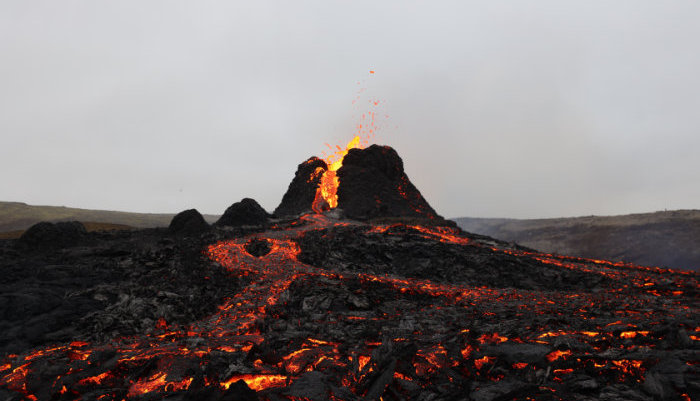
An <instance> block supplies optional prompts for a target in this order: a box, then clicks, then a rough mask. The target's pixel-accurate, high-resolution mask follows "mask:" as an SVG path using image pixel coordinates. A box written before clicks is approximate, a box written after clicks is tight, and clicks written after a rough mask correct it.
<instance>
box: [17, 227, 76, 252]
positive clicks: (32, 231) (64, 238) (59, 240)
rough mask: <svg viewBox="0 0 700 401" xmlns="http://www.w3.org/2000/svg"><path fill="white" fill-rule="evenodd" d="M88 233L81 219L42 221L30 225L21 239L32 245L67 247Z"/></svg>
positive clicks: (22, 241)
mask: <svg viewBox="0 0 700 401" xmlns="http://www.w3.org/2000/svg"><path fill="white" fill-rule="evenodd" d="M86 233H87V231H86V230H85V226H84V225H83V224H82V223H81V222H79V221H65V222H59V223H49V222H41V223H37V224H34V225H33V226H31V227H29V229H27V231H25V232H24V234H22V236H21V237H20V239H19V242H20V243H21V244H24V245H27V246H30V247H45V248H53V247H59V248H60V247H66V246H72V245H76V244H77V243H78V242H80V240H81V239H82V238H83V237H84V235H85V234H86Z"/></svg>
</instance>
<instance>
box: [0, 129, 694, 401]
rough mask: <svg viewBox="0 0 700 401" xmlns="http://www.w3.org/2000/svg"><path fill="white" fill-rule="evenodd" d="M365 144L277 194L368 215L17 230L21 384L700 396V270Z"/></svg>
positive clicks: (434, 396)
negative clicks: (511, 208)
mask: <svg viewBox="0 0 700 401" xmlns="http://www.w3.org/2000/svg"><path fill="white" fill-rule="evenodd" d="M360 145H361V144H360V143H359V140H353V141H352V142H351V143H350V144H349V145H348V146H347V147H346V148H345V149H340V148H339V149H338V152H336V154H335V155H333V156H332V157H329V158H326V159H325V160H321V159H318V158H311V159H309V160H308V161H306V162H304V163H302V164H301V165H300V166H299V169H298V171H297V174H296V176H295V178H294V181H293V182H292V184H291V185H290V188H289V190H288V191H287V194H285V198H284V200H283V202H282V204H281V205H280V207H279V208H278V210H277V211H276V212H277V214H278V216H284V215H290V214H292V215H293V214H295V213H297V214H298V213H302V212H304V211H305V210H309V211H310V210H314V211H316V212H323V211H326V210H331V209H334V208H337V209H340V208H343V209H344V210H345V215H346V216H350V217H352V218H353V220H342V219H339V218H335V217H338V216H337V215H341V214H340V213H337V215H336V216H330V214H331V213H308V214H303V215H301V216H300V217H298V218H292V219H277V220H276V221H268V216H267V213H266V212H265V211H264V210H262V208H260V207H259V206H258V205H257V203H255V202H254V201H253V200H252V199H244V200H243V201H241V202H239V203H237V204H234V205H232V207H231V208H229V212H228V213H226V214H225V216H224V217H222V220H223V221H220V224H215V225H213V226H211V227H210V226H208V225H206V223H205V222H203V221H202V219H201V216H199V214H198V213H197V212H195V211H189V212H186V213H185V214H184V217H183V215H180V218H178V219H177V220H176V221H174V222H173V224H172V225H171V232H170V234H168V233H167V232H165V231H164V230H162V231H158V230H151V231H145V230H144V231H128V232H122V233H111V234H110V233H101V234H95V233H82V234H81V235H80V236H79V237H78V238H77V239H76V240H75V242H70V243H65V244H57V245H56V246H55V247H50V248H47V247H41V246H34V244H33V243H32V244H27V243H23V242H21V241H20V242H19V243H12V242H2V241H0V272H1V273H2V274H0V400H2V401H5V400H10V401H19V400H76V399H82V400H120V401H121V400H129V401H132V400H133V401H151V400H161V399H167V400H170V401H190V400H209V401H224V400H226V401H231V400H239V401H256V400H257V401H282V400H291V401H309V400H311V401H326V400H332V401H338V400H347V401H366V400H384V401H402V400H423V401H428V400H465V401H468V400H474V401H504V400H522V401H525V400H538V401H539V400H545V401H561V400H580V401H592V400H607V401H627V400H639V401H656V400H664V401H665V400H686V401H689V400H691V399H699V398H698V394H700V381H699V380H698V377H700V363H699V362H698V349H700V348H699V344H700V322H699V321H698V316H700V297H698V289H699V288H700V285H699V284H698V274H697V273H693V272H680V271H674V270H668V269H660V268H651V267H642V266H635V265H631V264H625V263H613V262H608V261H604V260H591V259H583V258H572V257H566V256H560V255H549V254H542V253H538V252H534V251H531V250H527V249H524V248H520V247H518V246H514V245H512V244H508V243H504V242H501V241H498V240H495V239H493V238H488V237H483V236H479V235H474V234H469V233H465V232H462V231H460V230H459V229H457V228H455V227H446V226H444V224H442V223H444V221H442V220H440V219H439V216H437V215H436V214H435V212H434V211H433V209H432V208H431V207H430V206H429V205H428V204H427V202H426V201H425V200H424V199H423V197H422V196H421V195H420V193H419V192H418V190H416V189H415V187H413V185H412V184H411V183H410V181H409V180H408V177H406V174H405V173H404V171H403V165H402V162H401V159H400V158H399V157H398V155H397V154H396V152H395V151H394V150H393V149H391V148H389V147H383V146H376V145H375V146H370V147H368V148H367V149H358V148H360V147H361V146H360ZM251 215H252V216H253V217H254V216H257V218H255V219H252V220H249V218H250V217H251ZM386 216H409V217H411V218H410V219H403V218H402V219H395V220H397V221H401V223H396V224H379V222H378V221H377V220H378V219H376V217H386ZM183 218H184V220H185V221H184V223H183V222H182V220H183ZM389 220H391V219H389ZM392 222H393V221H392ZM417 222H420V223H421V224H417ZM424 222H425V223H430V224H422V223H424ZM436 222H437V223H438V224H434V223H436ZM182 227H187V228H189V227H194V228H196V229H195V230H184V229H180V228H182ZM200 231H201V234H199V232H200ZM42 238H43V237H42ZM42 238H37V241H46V240H47V239H42ZM52 238H53V237H52ZM48 240H51V238H49V239H48ZM30 245H32V246H30ZM47 295H48V296H47Z"/></svg>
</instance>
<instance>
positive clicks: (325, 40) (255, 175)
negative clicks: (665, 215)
mask: <svg viewBox="0 0 700 401" xmlns="http://www.w3.org/2000/svg"><path fill="white" fill-rule="evenodd" d="M0 10H1V11H2V12H1V13H0V33H2V35H0V50H1V51H2V53H1V54H2V55H1V56H0V58H1V61H2V62H1V63H0V83H1V84H2V87H3V91H2V92H1V93H0V109H2V112H0V132H2V138H3V146H2V147H1V148H0V171H2V173H0V200H3V201H17V202H24V203H27V204H32V205H50V206H61V205H65V206H67V207H76V208H84V209H97V210H118V211H133V212H145V213H177V212H179V211H182V210H185V209H189V208H196V209H198V210H199V211H200V212H202V213H204V214H221V213H223V211H224V210H225V209H226V207H228V206H229V205H231V204H232V203H234V202H237V201H239V200H240V199H241V198H244V197H251V198H254V199H256V200H257V201H258V202H260V204H261V205H262V206H263V207H264V208H265V209H266V210H268V211H272V210H274V209H275V207H276V206H277V205H278V204H279V202H280V201H281V199H282V195H283V194H284V192H285V191H286V189H287V186H288V184H289V182H290V181H291V179H292V178H293V176H294V172H295V170H296V166H297V165H298V164H299V163H301V162H302V161H304V160H306V159H307V158H308V157H310V156H312V155H317V156H322V152H323V151H324V150H325V149H327V148H326V147H325V145H324V143H328V144H330V145H343V144H345V143H347V142H348V141H349V140H350V139H351V138H352V136H353V135H354V134H355V133H356V132H357V125H358V124H360V123H361V122H362V121H363V120H362V115H363V114H365V115H366V113H368V112H370V111H373V112H376V119H375V123H376V124H375V128H376V133H375V137H374V139H373V141H372V142H375V143H379V144H386V145H390V146H392V147H394V148H395V149H396V150H397V151H398V153H399V155H400V156H401V157H402V158H403V161H404V165H405V169H406V172H407V174H408V176H409V177H410V179H411V180H412V181H413V183H414V184H415V185H416V187H418V189H419V190H420V191H421V193H422V194H423V195H424V197H425V198H426V199H427V201H428V202H429V203H430V204H431V205H432V206H433V207H434V208H435V209H436V210H437V212H438V213H439V214H441V215H443V216H445V217H494V218H553V217H573V216H588V215H622V214H630V213H646V212H655V211H662V210H664V209H668V210H676V209H699V208H700V186H698V185H697V182H700V158H698V157H697V149H699V148H700V113H697V110H698V109H700V75H699V74H698V73H697V71H700V53H698V52H697V50H696V48H697V43H696V42H697V38H698V37H700V25H698V24H697V21H698V20H700V3H699V2H696V1H680V0H671V1H665V2H657V1H631V0H629V1H628V0H623V1H618V2H613V3H610V2H605V1H572V2H560V1H555V0H538V1H533V2H527V3H513V2H507V1H498V0H492V1H474V2H460V1H443V2H440V1H438V2H429V3H425V2H411V1H409V2H405V1H402V2H399V1H386V2H381V3H376V2H368V1H357V2H352V3H345V2H333V1H307V2H302V3H296V2H295V3H287V2H283V1H259V2H252V3H243V2H221V1H208V0H203V1H200V2H197V3H175V2H170V1H163V0H158V1H152V2H147V3H144V2H136V1H133V0H129V1H122V2H117V3H100V4H98V3H95V2H91V1H87V0H66V1H62V2H60V3H59V2H52V1H48V0H44V1H36V2H31V3H28V2H23V1H16V0H10V1H7V2H4V3H3V5H2V6H0ZM370 71H375V72H374V73H372V74H370ZM374 101H378V102H379V103H378V104H377V105H375V104H374V103H373V102H374ZM364 122H365V128H366V127H367V124H366V122H367V118H366V119H365V120H364Z"/></svg>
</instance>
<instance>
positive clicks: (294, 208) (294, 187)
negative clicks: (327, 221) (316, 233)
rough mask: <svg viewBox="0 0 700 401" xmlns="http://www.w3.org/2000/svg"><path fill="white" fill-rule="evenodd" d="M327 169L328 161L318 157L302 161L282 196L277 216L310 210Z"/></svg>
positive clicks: (276, 211)
mask: <svg viewBox="0 0 700 401" xmlns="http://www.w3.org/2000/svg"><path fill="white" fill-rule="evenodd" d="M319 169H320V170H319ZM327 169H328V165H326V162H324V161H323V160H321V159H319V158H318V157H311V158H309V159H308V160H307V161H305V162H303V163H301V164H300V165H299V166H298V167H297V172H296V173H295V174H294V179H292V182H291V183H290V184H289V188H287V192H286V193H285V194H284V196H283V197H282V203H280V205H279V206H277V209H275V213H274V214H275V216H277V217H282V216H294V215H298V214H300V213H303V212H306V211H310V210H311V204H312V203H313V202H314V198H315V197H316V188H318V185H319V183H320V182H321V177H322V176H323V174H322V172H323V171H325V170H327Z"/></svg>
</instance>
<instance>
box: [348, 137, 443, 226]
mask: <svg viewBox="0 0 700 401" xmlns="http://www.w3.org/2000/svg"><path fill="white" fill-rule="evenodd" d="M338 178H339V181H340V184H339V186H338V207H339V208H341V209H343V211H344V212H345V214H346V215H347V216H348V217H350V218H354V219H371V218H375V217H427V218H431V219H432V218H438V215H437V213H435V210H433V208H432V207H430V205H429V204H428V202H427V201H426V200H425V199H424V198H423V196H422V195H421V193H420V192H419V191H418V189H417V188H416V187H415V186H414V185H413V184H412V183H411V181H410V180H409V179H408V176H407V175H406V173H405V172H404V170H403V161H402V160H401V157H399V155H398V153H396V151H395V150H394V149H393V148H391V147H389V146H379V145H372V146H370V147H368V148H366V149H351V150H350V151H349V152H348V154H347V155H346V156H345V158H344V159H343V166H342V167H341V168H340V169H339V170H338Z"/></svg>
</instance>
